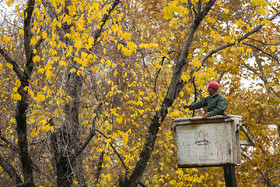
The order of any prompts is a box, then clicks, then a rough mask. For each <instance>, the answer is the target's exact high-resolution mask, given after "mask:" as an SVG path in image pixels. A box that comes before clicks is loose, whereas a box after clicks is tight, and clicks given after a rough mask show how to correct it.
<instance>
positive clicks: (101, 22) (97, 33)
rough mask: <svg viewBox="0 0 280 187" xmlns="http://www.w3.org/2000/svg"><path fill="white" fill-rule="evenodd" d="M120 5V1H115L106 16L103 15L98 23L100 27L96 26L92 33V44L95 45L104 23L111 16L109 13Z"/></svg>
mask: <svg viewBox="0 0 280 187" xmlns="http://www.w3.org/2000/svg"><path fill="white" fill-rule="evenodd" d="M119 3H120V0H115V1H114V2H113V3H112V4H111V6H110V8H109V10H108V13H107V14H104V15H103V17H102V18H101V21H100V24H99V25H100V26H99V25H98V26H97V29H96V30H95V31H94V33H93V38H94V44H96V41H97V39H98V38H99V36H100V34H101V32H102V29H103V26H104V25H105V23H106V21H107V20H108V19H109V15H110V14H111V12H112V11H113V10H114V9H115V7H116V6H117V5H118V4H119Z"/></svg>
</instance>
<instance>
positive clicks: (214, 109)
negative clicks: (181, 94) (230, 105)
mask: <svg viewBox="0 0 280 187" xmlns="http://www.w3.org/2000/svg"><path fill="white" fill-rule="evenodd" d="M205 106H207V117H211V116H216V115H224V111H225V110H226V109H227V101H226V99H225V98H224V97H223V96H222V95H221V94H219V93H217V94H216V95H214V96H211V95H210V96H208V97H206V98H204V99H202V100H200V101H198V102H196V103H192V104H191V105H189V109H191V110H195V109H199V108H202V107H205Z"/></svg>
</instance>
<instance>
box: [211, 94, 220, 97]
mask: <svg viewBox="0 0 280 187" xmlns="http://www.w3.org/2000/svg"><path fill="white" fill-rule="evenodd" d="M217 95H219V93H216V94H215V95H211V97H216V96H217Z"/></svg>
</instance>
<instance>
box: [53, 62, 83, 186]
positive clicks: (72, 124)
mask: <svg viewBox="0 0 280 187" xmlns="http://www.w3.org/2000/svg"><path fill="white" fill-rule="evenodd" d="M69 69H70V68H69ZM81 87H82V81H81V77H80V76H79V75H77V73H76V72H73V73H70V74H69V76H68V80H67V83H66V93H67V96H70V97H71V99H70V100H69V101H68V103H67V104H66V106H65V108H64V113H65V122H64V123H63V125H62V129H61V136H60V146H61V150H60V154H59V160H58V163H57V184H58V186H71V185H72V181H73V174H74V170H75V169H76V167H77V164H79V163H80V162H77V160H76V159H77V158H75V156H74V155H75V151H76V150H77V149H78V146H79V142H80V133H79V131H80V123H79V108H80V104H79V103H80V94H81ZM80 164H81V163H80ZM78 168H79V170H80V172H82V171H81V166H79V167H78ZM79 177H80V179H81V176H79ZM82 178H83V177H82ZM84 185H85V184H84Z"/></svg>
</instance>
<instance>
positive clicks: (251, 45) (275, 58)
mask: <svg viewBox="0 0 280 187" xmlns="http://www.w3.org/2000/svg"><path fill="white" fill-rule="evenodd" d="M242 44H244V45H247V46H250V47H252V48H254V49H257V50H258V51H261V52H262V53H264V54H266V55H267V56H269V57H271V58H272V59H273V60H275V61H277V62H279V59H278V58H277V57H275V56H273V55H272V54H270V53H268V52H265V51H264V50H262V49H261V48H259V47H257V46H255V45H253V44H249V43H246V42H243V43H242Z"/></svg>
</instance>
